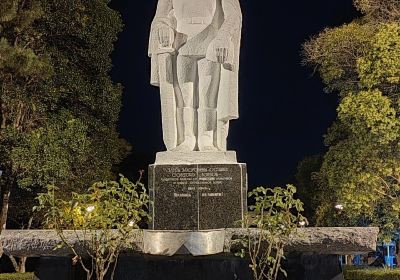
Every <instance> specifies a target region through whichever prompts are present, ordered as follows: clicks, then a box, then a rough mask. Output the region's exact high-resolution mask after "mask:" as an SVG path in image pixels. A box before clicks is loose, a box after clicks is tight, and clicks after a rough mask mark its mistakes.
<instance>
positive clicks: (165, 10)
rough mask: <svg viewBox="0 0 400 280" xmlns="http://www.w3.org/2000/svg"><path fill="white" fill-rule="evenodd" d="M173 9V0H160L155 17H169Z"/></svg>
mask: <svg viewBox="0 0 400 280" xmlns="http://www.w3.org/2000/svg"><path fill="white" fill-rule="evenodd" d="M171 10H172V0H158V4H157V10H156V15H155V17H154V19H155V20H156V19H159V18H168V14H169V13H170V12H171Z"/></svg>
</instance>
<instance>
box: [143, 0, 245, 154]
mask: <svg viewBox="0 0 400 280" xmlns="http://www.w3.org/2000/svg"><path fill="white" fill-rule="evenodd" d="M241 28H242V13H241V9H240V4H239V0H159V1H158V6H157V11H156V16H155V18H154V20H153V23H152V26H151V34H150V44H149V56H150V57H151V84H152V85H155V86H159V87H160V94H161V110H162V124H163V137H164V143H165V146H166V147H167V150H168V151H181V152H187V151H195V150H200V151H218V150H220V151H226V138H227V136H228V130H229V121H230V120H232V119H237V118H238V117H239V112H238V111H239V110H238V71H239V52H240V38H241Z"/></svg>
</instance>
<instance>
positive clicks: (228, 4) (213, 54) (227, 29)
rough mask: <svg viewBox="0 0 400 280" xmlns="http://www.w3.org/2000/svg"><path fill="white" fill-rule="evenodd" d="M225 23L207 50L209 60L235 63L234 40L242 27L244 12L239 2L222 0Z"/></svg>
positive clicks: (236, 0) (237, 0)
mask: <svg viewBox="0 0 400 280" xmlns="http://www.w3.org/2000/svg"><path fill="white" fill-rule="evenodd" d="M222 8H223V11H224V21H223V23H222V25H221V27H220V29H219V30H218V34H217V36H216V37H215V39H214V40H213V42H212V43H211V44H210V46H209V47H208V50H207V56H206V57H207V59H208V60H210V61H214V62H218V63H221V64H226V63H228V64H233V63H234V45H233V43H232V38H233V37H234V35H235V33H239V32H240V29H241V27H242V11H241V9H240V4H239V0H222Z"/></svg>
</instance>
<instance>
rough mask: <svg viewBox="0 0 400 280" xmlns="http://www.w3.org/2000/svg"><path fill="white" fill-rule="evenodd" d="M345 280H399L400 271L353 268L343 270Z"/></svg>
mask: <svg viewBox="0 0 400 280" xmlns="http://www.w3.org/2000/svg"><path fill="white" fill-rule="evenodd" d="M344 279H346V280H400V269H387V268H355V267H346V268H345V269H344Z"/></svg>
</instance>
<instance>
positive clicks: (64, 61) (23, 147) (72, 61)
mask: <svg viewBox="0 0 400 280" xmlns="http://www.w3.org/2000/svg"><path fill="white" fill-rule="evenodd" d="M108 3H109V1H108V0H85V1H84V0H2V1H1V3H0V125H1V129H0V169H1V170H4V173H3V174H4V176H2V178H1V181H0V185H1V186H2V190H3V191H5V190H7V189H10V188H12V187H15V186H20V187H25V188H31V189H37V188H38V187H39V188H40V187H43V186H45V185H46V184H48V183H54V184H56V185H57V186H59V187H60V188H61V189H64V190H66V191H67V189H66V188H68V190H71V189H76V188H79V187H81V186H84V185H87V184H90V183H92V182H93V181H94V180H95V178H104V179H106V178H111V177H112V176H113V175H112V167H113V166H114V165H115V164H117V163H119V162H120V161H121V160H122V158H123V157H124V155H125V154H126V153H127V151H128V145H127V144H126V143H125V141H123V140H122V139H120V138H119V136H118V133H117V131H116V123H117V120H118V115H119V112H120V107H121V94H122V88H121V86H120V85H118V84H114V83H113V82H112V81H111V79H110V77H109V71H110V69H111V67H112V63H111V58H110V54H111V52H112V51H113V43H114V42H115V40H116V39H117V34H118V33H119V31H120V30H121V28H122V23H121V18H120V15H119V14H118V13H117V12H116V11H114V10H112V9H110V8H109V7H108Z"/></svg>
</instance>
